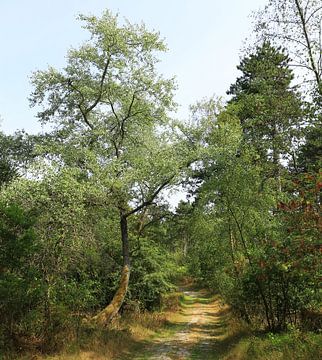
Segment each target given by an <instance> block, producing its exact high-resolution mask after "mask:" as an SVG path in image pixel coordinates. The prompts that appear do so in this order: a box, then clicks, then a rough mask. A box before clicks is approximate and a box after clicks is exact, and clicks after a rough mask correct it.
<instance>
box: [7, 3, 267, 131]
mask: <svg viewBox="0 0 322 360" xmlns="http://www.w3.org/2000/svg"><path fill="white" fill-rule="evenodd" d="M266 3H267V0H226V1H225V0H172V1H171V0H162V1H161V0H159V1H157V0H154V1H153V0H28V1H23V0H1V1H0V17H1V21H0V43H1V47H2V49H1V50H2V56H1V57H0V116H1V124H0V129H1V130H3V131H5V132H6V133H12V132H13V131H15V130H16V129H22V128H24V129H25V130H27V131H28V132H33V133H35V132H37V131H40V130H41V127H40V125H39V124H38V122H37V119H36V118H35V110H34V109H30V108H29V103H28V96H29V94H30V93H31V90H32V88H31V86H30V84H29V76H30V75H31V73H32V71H35V70H37V69H44V68H46V67H47V66H48V65H52V66H54V67H62V66H64V61H65V59H64V57H65V54H66V51H67V49H68V48H69V47H70V46H73V47H76V46H77V45H79V44H81V43H82V41H83V40H85V39H86V38H87V34H86V32H85V31H84V30H82V29H81V27H80V22H78V21H77V20H76V16H77V14H79V13H85V14H89V13H90V14H94V15H100V14H101V13H102V11H103V10H104V9H106V8H108V9H110V10H112V11H113V12H114V13H115V12H118V13H119V14H120V16H122V17H126V18H127V19H129V20H130V21H131V22H141V21H143V22H144V23H145V24H146V25H147V27H148V28H150V29H155V30H158V31H160V33H161V36H162V37H164V38H165V40H166V43H167V44H168V47H169V51H168V53H167V54H165V55H164V56H162V63H161V64H160V71H161V72H162V73H163V74H164V75H166V76H176V78H177V83H178V90H177V95H176V101H177V102H178V103H179V104H180V108H179V111H178V115H177V116H178V117H181V118H183V117H186V116H187V114H188V107H189V105H190V104H192V103H195V102H196V101H198V100H200V99H201V98H203V97H209V96H212V95H214V94H215V95H217V96H222V95H225V91H226V90H227V89H228V87H229V85H230V84H231V83H232V82H234V80H235V78H236V76H237V74H238V73H237V70H236V65H237V64H238V62H239V55H240V49H241V47H242V43H243V40H244V38H245V37H246V36H247V35H248V34H249V33H250V31H251V20H250V19H249V17H248V15H249V14H250V13H251V12H252V11H253V10H257V9H258V8H259V7H262V6H264V5H265V4H266Z"/></svg>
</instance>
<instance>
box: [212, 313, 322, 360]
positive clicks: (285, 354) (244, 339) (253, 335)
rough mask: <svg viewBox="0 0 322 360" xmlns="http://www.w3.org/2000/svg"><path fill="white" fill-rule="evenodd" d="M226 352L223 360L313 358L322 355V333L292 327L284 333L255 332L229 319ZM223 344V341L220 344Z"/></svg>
mask: <svg viewBox="0 0 322 360" xmlns="http://www.w3.org/2000/svg"><path fill="white" fill-rule="evenodd" d="M226 339H230V341H229V342H230V345H229V344H225V346H227V345H228V349H229V351H227V352H226V353H225V355H223V356H222V357H220V358H219V359H223V360H316V359H321V358H322V335H321V334H317V333H313V332H302V331H299V330H296V329H291V330H289V331H288V332H285V333H279V334H272V333H258V332H255V331H252V330H251V329H249V328H247V327H246V326H244V327H243V326H241V325H240V324H239V323H238V322H236V321H234V320H232V321H230V326H229V327H228V334H227V338H226ZM222 345H223V344H222Z"/></svg>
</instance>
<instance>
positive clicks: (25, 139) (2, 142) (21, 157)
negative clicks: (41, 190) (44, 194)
mask: <svg viewBox="0 0 322 360" xmlns="http://www.w3.org/2000/svg"><path fill="white" fill-rule="evenodd" d="M35 139H36V137H35V136H30V135H28V134H26V133H24V132H23V131H21V132H16V133H15V134H14V135H5V134H4V133H2V132H0V187H1V186H2V185H3V184H6V183H8V182H10V181H11V180H13V179H14V178H15V177H17V176H18V175H19V171H20V170H22V169H24V168H25V167H26V165H27V164H28V163H29V162H30V161H31V160H32V158H33V148H34V143H35Z"/></svg>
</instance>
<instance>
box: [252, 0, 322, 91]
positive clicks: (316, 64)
mask: <svg viewBox="0 0 322 360" xmlns="http://www.w3.org/2000/svg"><path fill="white" fill-rule="evenodd" d="M255 20H256V30H257V33H258V35H259V37H260V38H261V39H263V38H264V39H268V40H269V41H271V42H272V43H273V44H276V45H282V46H283V47H285V48H287V49H288V51H289V52H290V54H291V56H292V58H293V61H292V65H293V66H295V67H300V68H301V69H304V70H305V71H306V73H307V74H309V77H308V78H306V79H305V80H304V81H303V83H305V84H308V83H309V84H310V83H311V84H313V89H314V92H315V93H316V94H319V96H322V55H321V54H322V38H321V31H322V6H321V2H320V1H319V0H283V1H280V0H269V2H268V5H267V6H266V7H265V8H264V9H263V10H262V11H260V12H258V13H257V14H256V15H255Z"/></svg>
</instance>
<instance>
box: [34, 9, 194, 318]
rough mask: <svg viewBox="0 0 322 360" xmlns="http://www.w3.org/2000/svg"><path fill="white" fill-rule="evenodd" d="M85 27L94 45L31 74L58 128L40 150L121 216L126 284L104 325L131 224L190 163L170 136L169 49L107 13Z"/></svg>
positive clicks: (44, 114)
mask: <svg viewBox="0 0 322 360" xmlns="http://www.w3.org/2000/svg"><path fill="white" fill-rule="evenodd" d="M80 20H82V21H83V23H84V28H85V29H87V30H89V32H90V34H91V38H90V40H89V41H87V42H85V43H84V44H83V45H82V46H80V47H79V48H78V49H75V48H72V49H71V50H70V51H69V52H68V55H67V65H66V66H65V68H64V69H62V70H60V71H59V70H56V69H54V68H52V67H50V68H48V69H47V70H45V71H37V72H35V73H34V74H33V77H32V83H33V86H34V91H33V93H32V95H31V104H32V105H42V106H43V110H42V111H40V112H39V113H38V117H39V119H40V121H41V122H43V123H46V124H51V125H52V132H51V134H50V135H49V136H48V141H44V142H43V145H42V147H41V150H42V151H43V152H45V153H46V154H47V156H48V159H49V160H50V161H51V163H52V164H55V166H57V167H58V168H59V167H64V166H69V167H77V168H79V169H81V170H82V173H83V175H82V177H81V181H86V182H90V183H92V184H93V186H95V187H96V188H97V189H99V191H100V194H101V200H102V199H103V203H104V199H106V204H108V205H107V206H109V207H112V208H113V209H114V210H115V212H117V213H118V217H119V222H120V235H121V241H122V251H123V271H122V275H121V282H120V286H119V288H118V290H117V292H116V294H115V296H114V298H113V300H112V301H111V303H110V304H109V305H108V306H107V307H106V308H105V309H104V310H102V311H101V312H100V313H99V314H98V315H97V316H95V320H96V321H97V322H99V323H102V324H106V323H108V322H109V321H110V320H111V319H112V318H113V316H114V315H115V314H116V313H117V312H118V310H119V309H120V306H121V305H122V303H123V300H124V298H125V295H126V292H127V288H128V283H129V276H130V249H129V235H128V218H129V217H130V216H131V215H133V214H136V213H139V212H141V211H143V210H144V208H145V207H146V206H149V205H151V204H152V203H153V202H154V201H155V199H156V198H157V196H158V195H159V194H160V193H161V192H162V190H164V189H165V188H166V187H167V186H169V185H170V184H171V183H173V182H175V181H176V176H177V175H178V174H179V172H180V169H182V168H183V167H184V166H185V164H186V163H187V162H188V160H187V159H186V157H185V155H184V154H185V153H186V150H185V148H184V146H181V145H182V144H179V143H178V142H176V140H175V138H174V137H173V136H174V135H173V134H174V133H173V132H171V131H169V129H171V124H170V120H169V117H168V111H169V110H172V109H173V108H174V106H175V104H174V102H173V90H174V87H175V86H174V81H173V79H164V78H163V77H162V76H160V75H159V74H158V73H157V71H156V63H157V62H158V59H157V58H156V53H157V52H160V51H165V50H166V46H165V45H164V42H163V41H162V40H161V39H160V37H159V34H158V33H156V32H150V31H147V29H146V28H145V26H144V25H132V24H130V23H129V22H125V23H124V24H123V25H119V23H118V18H117V16H113V15H112V14H111V13H110V12H108V11H106V12H105V13H104V14H103V15H102V17H100V18H97V17H94V16H80ZM180 155H182V156H180ZM180 159H181V160H180Z"/></svg>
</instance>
